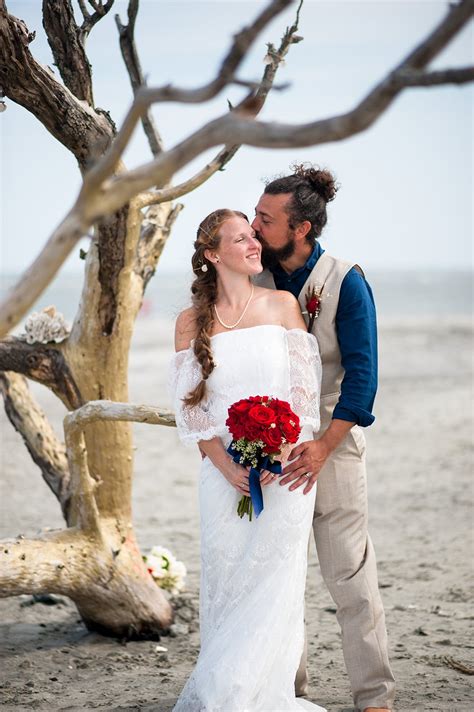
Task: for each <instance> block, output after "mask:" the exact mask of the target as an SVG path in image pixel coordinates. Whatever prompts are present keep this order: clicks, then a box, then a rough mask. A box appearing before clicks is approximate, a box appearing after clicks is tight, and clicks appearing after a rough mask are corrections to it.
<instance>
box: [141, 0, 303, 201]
mask: <svg viewBox="0 0 474 712" xmlns="http://www.w3.org/2000/svg"><path fill="white" fill-rule="evenodd" d="M302 4H303V0H300V3H299V5H298V9H297V11H296V18H295V21H294V23H293V24H292V25H291V27H287V29H286V32H285V34H284V35H283V37H282V39H281V42H280V46H279V48H278V49H277V50H276V49H275V48H274V47H273V45H272V44H269V45H268V54H267V57H268V63H267V64H266V66H265V70H264V72H263V77H262V79H261V81H260V83H259V84H258V85H257V87H256V94H255V96H254V97H252V96H250V97H247V98H246V99H244V100H243V101H242V102H241V103H240V104H239V105H238V106H237V107H235V109H234V110H235V111H239V110H242V109H244V107H246V106H247V105H248V103H249V99H251V98H254V99H255V101H254V104H253V106H254V107H255V108H254V111H253V114H252V115H253V116H258V114H259V113H260V111H261V109H262V107H263V105H264V103H265V100H266V98H267V96H268V93H269V91H270V89H271V88H272V87H273V89H275V87H274V86H273V82H274V79H275V76H276V73H277V71H278V67H279V66H280V64H281V63H282V62H283V61H284V58H285V57H286V55H287V53H288V50H289V48H290V47H291V45H292V44H297V43H298V42H300V41H301V40H302V39H303V38H302V37H299V36H298V35H296V32H297V31H298V21H299V14H300V10H301V6H302ZM250 113H251V112H249V114H250ZM239 148H240V145H239V144H237V145H234V146H226V147H225V148H224V149H222V151H219V153H218V154H217V156H215V157H214V158H213V159H212V161H210V162H209V163H208V164H206V165H205V166H204V168H202V169H201V170H200V171H198V172H197V173H196V174H195V175H194V176H192V177H191V178H189V179H188V180H186V181H184V182H183V183H180V184H179V185H176V186H171V187H170V188H163V189H162V190H159V191H153V192H150V193H145V192H144V193H141V194H140V196H139V198H138V202H139V205H140V207H141V208H144V207H146V206H147V205H154V204H156V203H164V202H167V201H169V200H176V198H180V197H181V196H183V195H186V194H187V193H190V192H191V191H193V190H195V189H196V188H198V187H199V186H200V185H202V184H203V183H205V182H206V181H207V180H209V178H210V177H211V176H213V175H214V174H215V173H217V171H221V170H222V169H223V168H224V166H225V165H226V164H227V163H228V162H229V161H230V160H231V159H232V158H233V157H234V156H235V154H236V153H237V151H238V150H239Z"/></svg>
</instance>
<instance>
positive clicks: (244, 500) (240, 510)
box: [237, 495, 253, 522]
mask: <svg viewBox="0 0 474 712" xmlns="http://www.w3.org/2000/svg"><path fill="white" fill-rule="evenodd" d="M237 514H238V515H239V517H240V518H241V519H242V517H244V516H245V515H246V514H247V515H248V518H249V521H250V522H251V521H252V514H253V505H252V500H251V499H250V497H247V496H246V495H244V496H243V497H241V499H240V500H239V504H238V505H237Z"/></svg>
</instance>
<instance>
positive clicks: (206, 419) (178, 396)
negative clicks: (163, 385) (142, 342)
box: [168, 349, 228, 445]
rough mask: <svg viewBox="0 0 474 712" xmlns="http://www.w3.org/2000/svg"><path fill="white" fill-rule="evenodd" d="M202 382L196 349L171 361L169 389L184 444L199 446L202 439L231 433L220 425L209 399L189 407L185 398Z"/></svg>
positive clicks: (187, 350)
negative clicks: (213, 413) (214, 416)
mask: <svg viewBox="0 0 474 712" xmlns="http://www.w3.org/2000/svg"><path fill="white" fill-rule="evenodd" d="M200 380H201V367H200V365H199V363H198V362H197V360H196V357H195V356H194V353H193V350H192V349H186V350H185V351H178V352H177V353H176V354H174V356H173V359H172V361H171V366H170V373H169V381H168V384H169V390H170V394H171V398H172V402H173V408H174V412H175V418H176V426H177V429H178V435H179V438H180V440H181V442H182V443H183V444H184V445H195V444H196V443H197V442H199V440H211V439H212V438H214V437H216V436H218V437H225V436H226V435H227V434H228V430H227V427H226V425H225V423H221V424H218V423H216V422H215V420H214V418H213V416H212V407H211V403H210V402H209V400H203V401H201V403H199V404H198V405H196V406H193V407H192V408H189V407H186V406H185V405H184V403H183V398H185V396H187V395H188V393H189V392H190V391H192V390H193V388H195V387H196V386H197V385H198V383H199V382H200Z"/></svg>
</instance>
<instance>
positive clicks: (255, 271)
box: [249, 262, 263, 274]
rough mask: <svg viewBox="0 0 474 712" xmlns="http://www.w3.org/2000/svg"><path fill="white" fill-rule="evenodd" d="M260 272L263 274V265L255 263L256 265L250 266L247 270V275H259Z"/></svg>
mask: <svg viewBox="0 0 474 712" xmlns="http://www.w3.org/2000/svg"><path fill="white" fill-rule="evenodd" d="M260 272H263V265H262V263H261V262H257V263H256V264H254V265H252V266H251V269H250V270H249V274H260Z"/></svg>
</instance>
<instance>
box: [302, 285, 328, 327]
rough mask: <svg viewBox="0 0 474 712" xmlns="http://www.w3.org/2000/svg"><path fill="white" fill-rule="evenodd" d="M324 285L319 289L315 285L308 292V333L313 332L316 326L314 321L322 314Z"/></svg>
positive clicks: (306, 297)
mask: <svg viewBox="0 0 474 712" xmlns="http://www.w3.org/2000/svg"><path fill="white" fill-rule="evenodd" d="M323 289H324V284H323V286H322V287H320V288H319V289H316V287H315V286H314V285H313V286H312V287H311V286H309V287H308V289H307V290H306V294H305V300H306V311H307V314H308V332H311V331H312V329H313V326H314V320H315V319H317V318H318V316H319V314H320V312H321V295H322V293H323Z"/></svg>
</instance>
